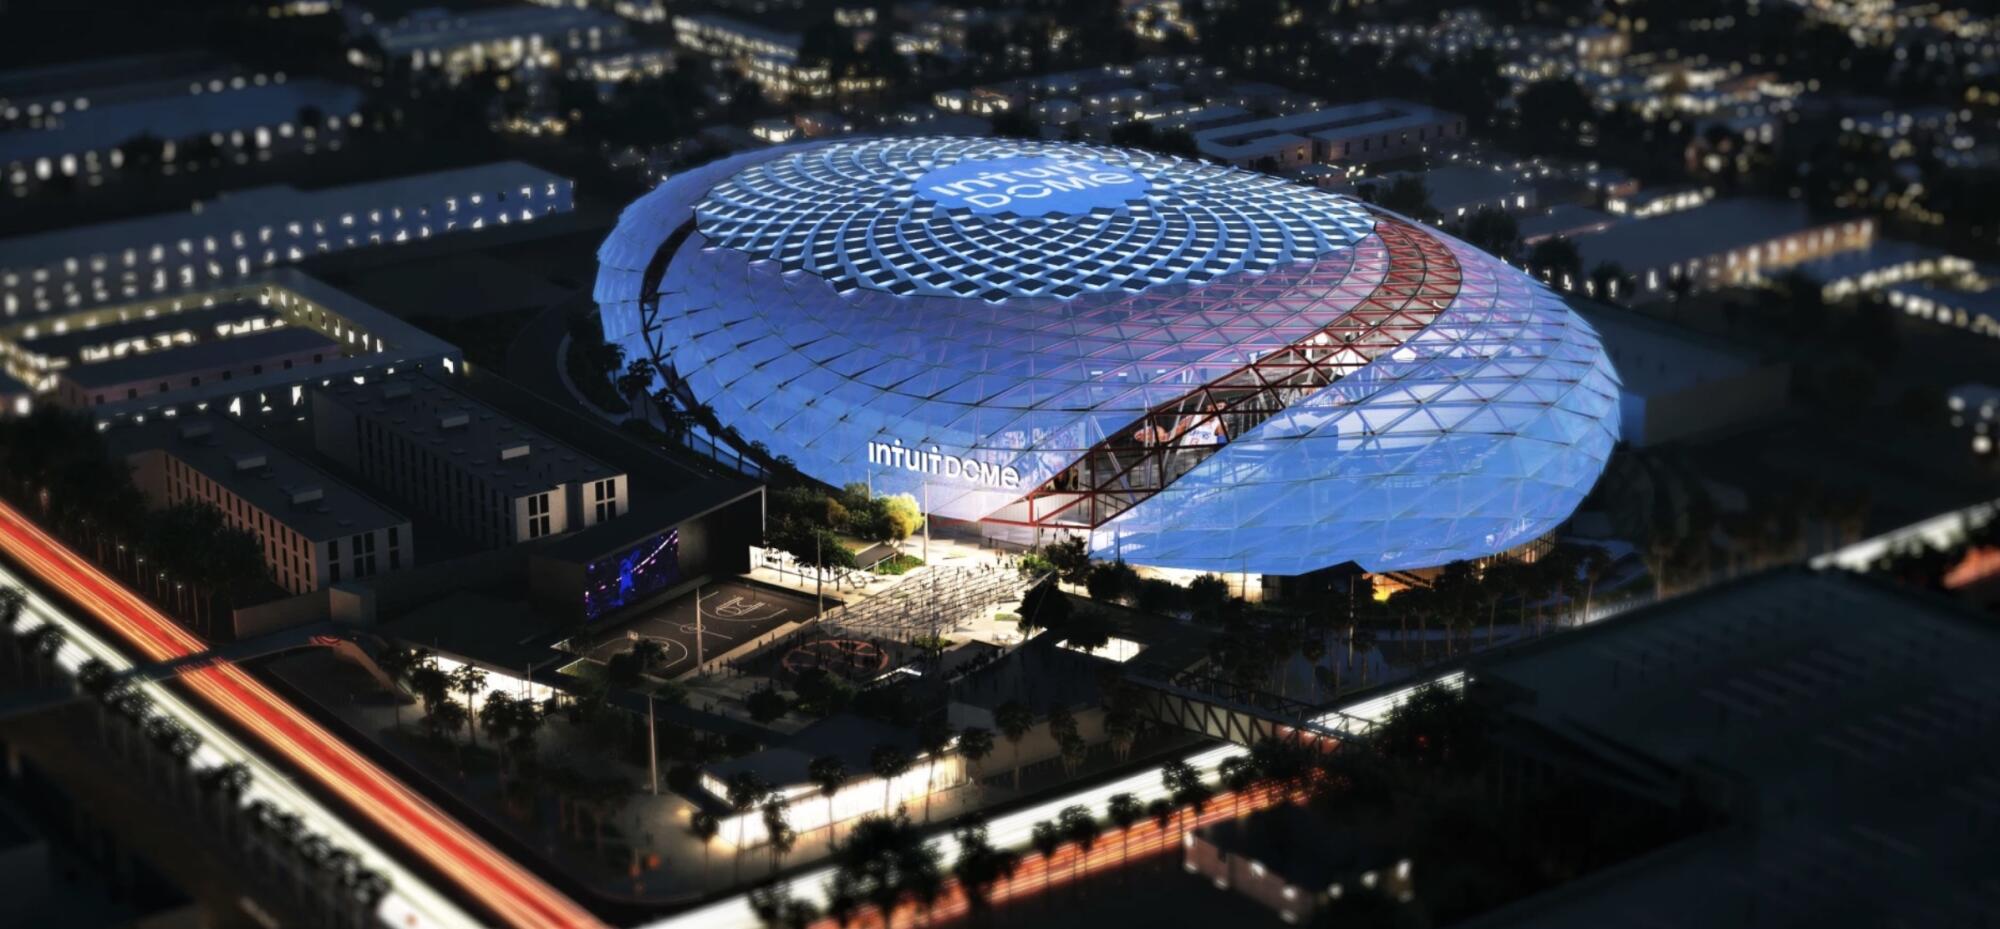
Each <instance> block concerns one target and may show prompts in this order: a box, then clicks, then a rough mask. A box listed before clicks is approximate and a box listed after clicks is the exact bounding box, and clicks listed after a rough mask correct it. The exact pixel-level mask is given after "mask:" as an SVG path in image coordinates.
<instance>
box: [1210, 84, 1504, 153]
mask: <svg viewBox="0 0 2000 929" xmlns="http://www.w3.org/2000/svg"><path fill="white" fill-rule="evenodd" d="M1464 136H1465V117H1463V116H1459V115H1457V114H1455V113H1447V112H1445V111H1444V110H1439V109H1435V108H1433V107H1428V106H1424V105H1422V104H1417V103H1408V102H1405V101H1402V100H1371V101H1368V102H1367V103H1352V104H1348V105H1345V106H1336V107H1330V108H1327V109H1322V110H1313V111H1311V112H1306V113H1296V114H1293V115H1290V116H1275V117H1272V118H1270V119H1260V120H1256V121H1253V122H1246V123H1237V124H1235V125H1230V126H1223V127H1220V128H1215V129H1204V130H1201V131H1199V132H1196V133H1195V134H1194V141H1195V148H1196V149H1197V150H1199V151H1200V152H1201V154H1202V156H1203V157H1205V158H1213V159H1215V160H1217V161H1224V162H1228V163H1229V164H1233V165H1236V166H1237V167H1262V166H1269V167H1276V168H1295V167H1298V166H1300V165H1304V164H1310V163H1313V162H1320V163H1323V164H1369V163H1373V162H1378V161H1388V160H1390V159H1394V158H1402V157H1405V156H1409V155H1415V154H1418V153H1420V152H1423V151H1426V150H1429V149H1432V148H1436V147H1438V146H1441V145H1446V144H1449V143H1452V142H1456V141H1457V140H1459V139H1461V138H1463V137H1464Z"/></svg>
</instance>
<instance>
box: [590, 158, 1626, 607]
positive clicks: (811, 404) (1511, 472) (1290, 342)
mask: <svg viewBox="0 0 2000 929" xmlns="http://www.w3.org/2000/svg"><path fill="white" fill-rule="evenodd" d="M599 261H600V271H599V276H598V283H597V299H598V303H599V306H600V308H601V312H602V316H603V322H604V330H605V335H606V337H607V338H608V339H609V340H611V341H614V342H617V343H619V344H622V345H624V346H625V347H626V349H627V351H628V353H629V354H631V355H632V356H634V357H640V356H643V357H651V358H654V359H655V360H657V361H658V362H660V363H661V365H662V366H664V367H668V368H670V369H671V370H672V371H674V372H676V374H677V375H678V378H679V379H680V381H681V383H682V385H683V387H684V389H685V390H686V391H687V392H688V393H690V394H692V396H693V398H694V399H695V400H696V401H698V402H701V403H705V404H708V405H709V406H711V407H712V408H713V409H714V410H715V412H716V415H717V417H718V418H719V419H720V420H721V421H722V422H723V423H724V424H725V425H727V426H729V427H731V428H733V429H734V430H735V431H736V432H737V433H739V434H740V435H741V437H742V438H743V439H744V440H746V441H757V442H762V443H764V444H765V445H766V446H768V447H769V449H770V450H771V452H772V453H773V454H777V455H784V456H787V457H789V458H791V459H792V460H793V461H794V462H796V463H797V465H798V466H799V467H800V469H801V470H803V471H805V472H806V473H807V474H810V475H812V476H814V477H816V478H819V479H821V480H824V481H827V482H829V483H832V484H836V485H838V484H845V483H850V482H861V481H866V482H870V483H872V485H873V486H874V488H875V490H876V491H877V492H885V493H900V492H908V493H911V494H915V495H918V496H919V497H921V498H925V499H927V501H928V505H929V508H930V510H931V511H932V512H934V513H936V514H937V515H939V516H945V517H952V518H959V519H967V520H983V521H986V522H988V523H989V524H992V525H993V526H995V527H996V530H995V531H1000V532H1011V533H1016V534H1017V537H1033V536H1036V535H1040V536H1047V535H1048V534H1049V533H1050V532H1051V531H1054V530H1066V531H1075V532H1083V533H1087V534H1088V535H1089V538H1090V540H1091V545H1092V547H1093V549H1094V550H1095V551H1096V552H1098V553H1099V554H1101V555H1106V556H1110V555H1114V554H1115V555H1122V556H1123V557H1125V558H1126V559H1128V560H1131V561H1134V562H1137V563H1142V564H1153V565H1161V566H1170V567H1185V568H1196V569H1206V570H1229V571H1236V570H1242V571H1255V572H1260V573H1271V574H1297V573H1302V572H1305V571H1310V570H1314V569H1317V568H1321V567H1326V566H1329V565H1334V564H1338V563H1341V562H1345V561H1350V560H1352V561H1355V562H1358V563H1360V564H1361V565H1362V566H1363V567H1365V568H1369V569H1371V570H1387V569H1393V568H1407V567H1420V566H1427V565H1434V564H1440V563H1443V562H1446V561H1451V560H1454V559H1459V558H1467V557H1476V556H1480V555H1486V554H1490V553H1493V552H1496V551H1500V550H1502V549H1505V548H1508V547H1511V546H1513V545H1516V544H1519V543H1520V542H1523V541H1526V540H1529V539H1531V538H1533V537H1535V536H1537V535H1539V534H1541V533H1543V532H1545V531H1547V530H1548V529H1550V528H1552V527H1553V526H1554V525H1556V524H1557V523H1558V522H1560V521H1561V520H1562V519H1564V518H1566V517H1567V516H1568V515H1569V514H1570V512H1571V511H1572V510H1574V509H1575V507H1576V505H1577V503H1578V502H1579V501H1580V500H1581V499H1582V497H1583V495H1584V493H1585V492H1587V491H1588V490H1589V488H1590V486H1591V485H1592V483H1594V482H1595V480H1596V479H1597V476H1598V474H1599V473H1600V472H1601V471H1602V469H1603V466H1604V461H1605V458H1606V457H1607V456H1608V455H1609V453H1610V449H1611V445H1612V442H1613V437H1614V436H1615V435H1616V433H1617V427H1618V422H1617V417H1618V412H1617V380H1616V375H1615V374H1614V372H1613V371H1612V368H1611V364H1610V362H1609V361H1608V360H1607V359H1606V357H1605V355H1604V352H1603V349H1602V347H1601V346H1600V345H1599V343H1598V339H1597V335H1596V333H1594V332H1593V331H1592V330H1591V329H1590V328H1589V326H1588V325H1586V324H1585V323H1584V322H1583V321H1582V320H1581V319H1579V318H1578V317H1577V316H1576V315H1575V314H1574V313H1573V312H1571V311H1570V309H1569V308H1568V307H1567V306H1566V305H1565V304H1564V303H1563V302H1562V300H1561V299H1560V298H1559V297H1557V296H1556V295H1555V294H1554V293H1552V292H1550V291H1549V290H1548V289H1547V288H1545V287H1543V286H1542V285H1540V284H1538V283H1536V282H1535V281H1533V280H1531V279H1530V278H1528V277H1527V276H1526V275H1524V274H1522V273H1520V272H1519V271H1516V270H1515V269H1513V268H1510V267H1508V266H1507V265H1505V264H1504V263H1502V262H1499V261H1497V260H1495V259H1493V258H1492V257H1490V256H1488V255H1486V254H1484V253H1482V252H1479V251H1478V250H1476V249H1474V248H1471V247H1470V246H1467V245H1465V244H1464V243H1462V242H1459V241H1457V240H1455V239H1452V238H1450V237H1448V236H1445V235H1443V234H1441V233H1439V232H1437V231H1435V230H1432V229H1429V228H1427V227H1424V226H1421V225H1418V224H1415V223H1412V222H1409V221H1407V220H1404V219H1402V218H1400V217H1397V216H1394V215H1392V214H1387V213H1383V212H1379V211H1376V210H1374V209H1372V208H1370V207H1367V206H1366V205H1364V204H1361V203H1358V202H1356V201H1353V200H1350V199H1348V198H1345V197H1340V196H1336V195H1333V194H1327V193H1323V192H1319V191H1314V190H1311V189H1307V188H1303V187H1299V186H1297V185H1294V184H1291V183H1289V182H1286V181H1283V180H1280V179H1277V178H1273V177H1270V176H1267V175H1263V174H1258V173H1253V172H1248V171H1241V170H1237V169H1233V168H1225V167H1218V166H1214V165H1208V164H1204V163H1200V162H1192V161H1185V160H1180V159H1174V158H1168V157H1163V156H1158V155H1153V154H1149V153H1145V152H1138V151H1129V150H1121V149H1113V148H1104V147H1098V146H1089V145H1077V144H1055V143H1038V142H1024V141H1014V140H992V139H948V138H913V139H883V140H865V141H848V142H839V143H832V144H818V145H809V146H794V147H787V148H780V149H771V150H765V151H758V152H753V153H748V154H745V155H739V156H736V157H733V158H729V159H725V160H723V161H720V162H716V163H714V164H710V165H707V166H704V167H702V168H699V169H695V170H692V171H689V172H686V173H684V174H681V175H678V176H676V177H674V178H672V179H670V180H668V181H667V182H666V183H664V184H662V185H661V186H660V187H659V188H658V189H656V190H654V191H653V192H652V193H650V194H648V195H646V196H645V197H643V198H641V199H640V200H639V201H637V202H636V203H634V204H633V205H632V206H631V207H630V208H628V209H627V210H626V212H625V214H624V216H623V217H622V218H621V220H620V222H619V225H618V227H617V229H616V230H614V232H613V233H612V235H611V237H610V238H609V239H608V240H607V241H606V242H605V243H604V246H603V248H602V249H601V250H600V252H599ZM999 527H1006V528H999Z"/></svg>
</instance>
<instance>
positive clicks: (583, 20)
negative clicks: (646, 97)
mask: <svg viewBox="0 0 2000 929" xmlns="http://www.w3.org/2000/svg"><path fill="white" fill-rule="evenodd" d="M362 31H364V32H365V33H366V34H368V35H370V36H373V37H374V39H375V42H376V44H377V46H379V47H380V48H381V50H382V57H381V60H372V59H371V58H370V56H369V55H367V54H365V53H361V52H360V51H359V50H357V51H355V52H351V53H350V54H349V56H348V57H349V60H350V61H351V62H352V63H354V64H357V65H362V66H369V65H373V66H375V67H383V66H389V65H394V66H402V67H407V68H409V69H410V70H411V71H439V72H443V73H444V74H447V75H449V76H451V77H454V78H456V77H460V76H463V75H466V74H473V73H477V72H481V71H490V70H500V71H509V70H513V69H515V68H522V67H526V68H549V67H554V66H556V65H558V64H560V63H561V61H562V56H564V55H566V54H574V53H579V52H596V51H601V50H603V49H605V48H607V47H610V46H612V45H615V44H617V43H618V42H619V41H621V40H623V39H624V38H625V33H626V25H625V21H624V20H623V19H621V18H619V17H618V16H616V15H613V14H611V13H607V12H604V11H602V10H593V9H580V8H572V7H563V6H532V5H528V4H521V5H516V6H506V7H495V8H492V9H483V10H445V9H441V8H437V7H428V8H425V9H420V10H414V11H412V12H411V13H410V14H409V15H407V16H404V17H401V18H399V19H395V20H391V21H388V22H372V23H367V24H365V25H364V26H363V27H362Z"/></svg>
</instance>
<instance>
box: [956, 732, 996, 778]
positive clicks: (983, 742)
mask: <svg viewBox="0 0 2000 929" xmlns="http://www.w3.org/2000/svg"><path fill="white" fill-rule="evenodd" d="M958 754H959V757H961V758H964V759H965V763H966V764H967V765H969V766H970V767H971V769H972V770H971V771H970V772H969V776H970V777H971V779H972V783H973V784H974V785H977V784H978V783H979V782H980V779H981V777H982V775H983V774H984V773H985V768H986V759H987V758H989V757H991V756H992V755H993V730H991V729H988V728H986V727H984V726H967V727H965V728H964V729H963V730H961V731H960V732H959V733H958Z"/></svg>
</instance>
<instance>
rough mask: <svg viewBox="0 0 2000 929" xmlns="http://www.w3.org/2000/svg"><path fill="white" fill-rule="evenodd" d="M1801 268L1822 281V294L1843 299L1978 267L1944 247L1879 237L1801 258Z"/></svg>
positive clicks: (1965, 271) (1804, 272)
mask: <svg viewBox="0 0 2000 929" xmlns="http://www.w3.org/2000/svg"><path fill="white" fill-rule="evenodd" d="M1798 270H1799V272H1800V273H1802V274H1804V275H1805V276H1806V277H1808V278H1810V279H1811V280H1813V281H1814V282H1816V283H1818V284H1819V285H1820V294H1821V296H1823V297H1825V298H1826V299H1828V300H1840V299H1843V298H1846V297H1851V296H1855V295H1857V294H1866V293H1880V292H1882V291H1884V290H1887V289H1888V288H1890V287H1893V286H1895V285H1897V284H1905V283H1912V282H1917V281H1927V280H1939V279H1948V278H1956V277H1960V276H1964V275H1969V274H1972V273H1973V270H1974V267H1973V263H1972V260H1971V259H1969V258H1961V257H1959V256H1957V255H1953V254H1951V253H1950V252H1947V251H1944V250H1943V249H1938V248H1932V247H1930V246H1928V245H1917V244H1915V243H1913V242H1903V241H1898V240H1895V239H1877V240H1876V241H1875V242H1874V243H1872V244H1870V245H1869V246H1868V247H1867V248H1862V249H1856V250H1854V251H1848V252H1841V253H1840V254H1837V255H1829V256H1827V257H1825V258H1816V259H1814V260H1812V261H1806V262H1801V263H1800V264H1799V266H1798Z"/></svg>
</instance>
